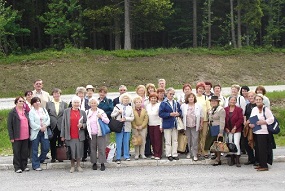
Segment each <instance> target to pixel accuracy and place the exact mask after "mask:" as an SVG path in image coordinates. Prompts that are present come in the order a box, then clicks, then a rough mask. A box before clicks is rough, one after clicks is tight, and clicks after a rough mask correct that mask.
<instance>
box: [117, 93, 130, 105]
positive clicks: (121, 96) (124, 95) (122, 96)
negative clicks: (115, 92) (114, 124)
mask: <svg viewBox="0 0 285 191" xmlns="http://www.w3.org/2000/svg"><path fill="white" fill-rule="evenodd" d="M124 97H128V98H129V103H131V102H132V98H131V96H130V95H129V94H128V93H123V94H122V95H120V98H119V100H120V103H123V98H124Z"/></svg>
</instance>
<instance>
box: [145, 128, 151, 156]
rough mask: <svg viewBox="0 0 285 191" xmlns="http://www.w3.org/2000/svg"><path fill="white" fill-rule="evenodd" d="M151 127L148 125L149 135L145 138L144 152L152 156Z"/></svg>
mask: <svg viewBox="0 0 285 191" xmlns="http://www.w3.org/2000/svg"><path fill="white" fill-rule="evenodd" d="M148 128H149V127H147V135H146V139H145V150H144V154H145V156H147V157H148V156H152V155H153V153H152V152H151V143H150V136H149V129H148Z"/></svg>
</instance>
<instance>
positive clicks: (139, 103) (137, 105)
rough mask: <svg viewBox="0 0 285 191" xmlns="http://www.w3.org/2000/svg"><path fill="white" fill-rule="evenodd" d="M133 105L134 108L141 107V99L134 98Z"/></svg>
mask: <svg viewBox="0 0 285 191" xmlns="http://www.w3.org/2000/svg"><path fill="white" fill-rule="evenodd" d="M135 107H136V108H141V107H142V101H141V100H136V101H135Z"/></svg>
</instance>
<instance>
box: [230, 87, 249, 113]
mask: <svg viewBox="0 0 285 191" xmlns="http://www.w3.org/2000/svg"><path fill="white" fill-rule="evenodd" d="M239 91H240V86H239V85H237V84H234V85H232V86H231V95H230V96H229V97H228V99H227V102H228V104H229V99H230V97H237V103H236V106H238V107H240V108H242V113H243V114H244V112H245V106H246V101H245V99H244V97H243V96H241V95H239Z"/></svg>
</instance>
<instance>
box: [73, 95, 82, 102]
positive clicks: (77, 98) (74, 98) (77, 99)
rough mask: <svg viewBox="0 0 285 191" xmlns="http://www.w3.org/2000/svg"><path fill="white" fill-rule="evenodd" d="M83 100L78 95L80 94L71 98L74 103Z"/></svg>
mask: <svg viewBox="0 0 285 191" xmlns="http://www.w3.org/2000/svg"><path fill="white" fill-rule="evenodd" d="M76 101H77V102H81V98H80V97H78V96H73V98H72V100H71V103H74V102H76Z"/></svg>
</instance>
